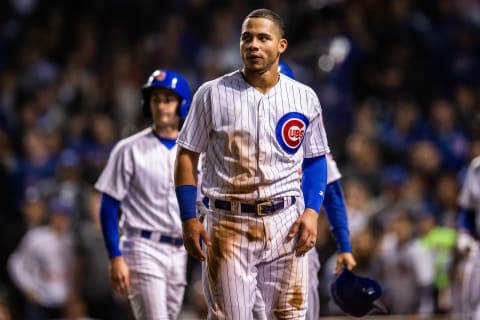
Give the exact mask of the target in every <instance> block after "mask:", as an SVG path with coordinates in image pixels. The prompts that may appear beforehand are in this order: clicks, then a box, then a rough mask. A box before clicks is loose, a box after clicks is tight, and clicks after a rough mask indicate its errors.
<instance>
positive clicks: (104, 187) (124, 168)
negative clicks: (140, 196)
mask: <svg viewBox="0 0 480 320" xmlns="http://www.w3.org/2000/svg"><path fill="white" fill-rule="evenodd" d="M127 141H128V140H122V141H120V142H119V143H117V145H116V146H115V147H114V148H113V150H112V152H111V153H110V156H109V158H108V161H107V164H106V166H105V168H104V169H103V171H102V173H101V174H100V177H99V178H98V180H97V182H96V184H95V188H96V189H97V190H99V191H100V192H103V193H106V194H108V195H109V196H111V197H112V198H115V199H117V200H119V201H122V200H123V198H124V197H125V195H126V194H127V191H128V188H129V185H130V180H131V177H132V174H133V161H132V159H133V158H132V154H131V153H130V152H129V149H128V148H127V146H128V144H127Z"/></svg>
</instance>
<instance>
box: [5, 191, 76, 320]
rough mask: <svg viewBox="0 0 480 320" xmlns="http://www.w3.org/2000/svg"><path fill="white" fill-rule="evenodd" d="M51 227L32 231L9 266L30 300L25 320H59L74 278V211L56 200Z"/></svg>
mask: <svg viewBox="0 0 480 320" xmlns="http://www.w3.org/2000/svg"><path fill="white" fill-rule="evenodd" d="M48 210H49V214H50V219H49V224H48V225H45V226H37V227H34V228H32V229H30V230H29V231H28V232H27V233H26V234H25V236H24V237H23V239H22V241H21V243H20V245H19V246H18V247H17V249H16V250H15V251H14V252H13V253H12V255H11V256H10V259H9V262H8V269H9V272H10V275H11V277H12V279H13V281H14V283H15V284H16V285H17V287H18V288H19V289H20V290H21V291H22V293H23V295H24V298H25V299H26V305H25V310H24V317H23V319H26V320H42V319H51V318H59V317H61V316H62V315H63V313H64V307H65V304H66V302H67V298H68V295H69V294H70V290H71V284H72V282H71V280H72V279H71V277H72V276H73V268H72V267H73V265H72V263H73V260H72V259H73V257H72V249H73V247H72V237H71V232H70V221H71V215H72V214H73V212H72V209H71V208H69V207H68V206H66V205H65V204H64V203H61V202H60V201H58V199H54V200H52V201H51V203H49V208H48Z"/></svg>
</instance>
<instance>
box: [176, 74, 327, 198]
mask: <svg viewBox="0 0 480 320" xmlns="http://www.w3.org/2000/svg"><path fill="white" fill-rule="evenodd" d="M210 141H213V143H212V142H210ZM177 142H178V144H179V145H180V146H182V147H184V148H185V149H188V150H191V151H194V152H198V153H200V152H205V157H204V159H203V160H204V162H203V168H202V171H203V177H202V180H203V181H202V193H203V194H204V195H206V196H207V197H209V198H217V199H221V198H225V199H239V200H246V201H248V200H258V199H269V198H275V197H283V196H300V194H301V191H300V182H299V179H298V175H297V174H292V172H297V170H298V169H299V168H300V167H301V165H302V161H303V158H304V157H305V158H310V157H317V156H321V155H324V154H326V153H328V152H329V151H330V150H329V147H328V142H327V137H326V133H325V128H324V126H323V119H322V109H321V106H320V102H319V100H318V98H317V96H316V94H315V92H314V91H313V90H312V89H311V88H309V87H308V86H306V85H304V84H301V83H300V82H297V81H295V80H293V79H291V78H289V77H287V76H285V75H283V74H281V75H280V79H279V81H278V83H277V84H276V85H275V86H274V87H273V88H271V89H270V90H269V91H268V92H267V93H265V94H263V93H261V92H260V91H258V90H256V89H255V88H253V87H252V86H251V85H250V84H248V83H247V82H246V81H245V80H244V78H243V77H242V74H241V72H240V71H235V72H232V73H230V74H227V75H224V76H222V77H220V78H217V79H215V80H212V81H209V82H206V83H205V84H203V85H202V86H201V87H200V88H199V89H198V90H197V92H196V94H195V95H194V97H193V101H192V107H191V108H190V112H189V114H188V116H187V119H186V122H185V125H184V126H183V129H182V130H181V131H180V134H179V137H178V140H177ZM207 167H208V168H210V169H213V170H205V168H207Z"/></svg>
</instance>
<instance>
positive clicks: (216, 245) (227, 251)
mask: <svg viewBox="0 0 480 320" xmlns="http://www.w3.org/2000/svg"><path fill="white" fill-rule="evenodd" d="M241 232H242V230H241V228H240V224H239V223H235V221H232V217H226V218H225V220H221V221H219V222H218V223H216V224H215V225H214V226H213V227H212V231H211V233H210V237H211V241H212V246H211V247H210V249H209V250H208V258H207V259H208V264H207V273H208V282H209V284H210V288H212V291H213V292H214V293H215V294H217V293H218V290H217V289H218V288H217V286H218V285H219V281H217V280H218V277H219V276H220V273H222V272H223V270H221V269H222V268H223V267H225V260H226V259H229V258H231V257H232V256H233V247H234V243H235V242H236V241H237V240H236V239H238V238H239V237H240V235H241Z"/></svg>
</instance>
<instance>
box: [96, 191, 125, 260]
mask: <svg viewBox="0 0 480 320" xmlns="http://www.w3.org/2000/svg"><path fill="white" fill-rule="evenodd" d="M119 209H120V201H118V200H117V199H114V198H112V197H111V196H109V195H108V194H106V193H102V202H101V204H100V224H101V226H102V233H103V240H104V242H105V246H106V248H107V251H108V256H109V257H110V258H114V257H118V256H121V255H122V252H121V251H120V246H119V236H118V212H119Z"/></svg>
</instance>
